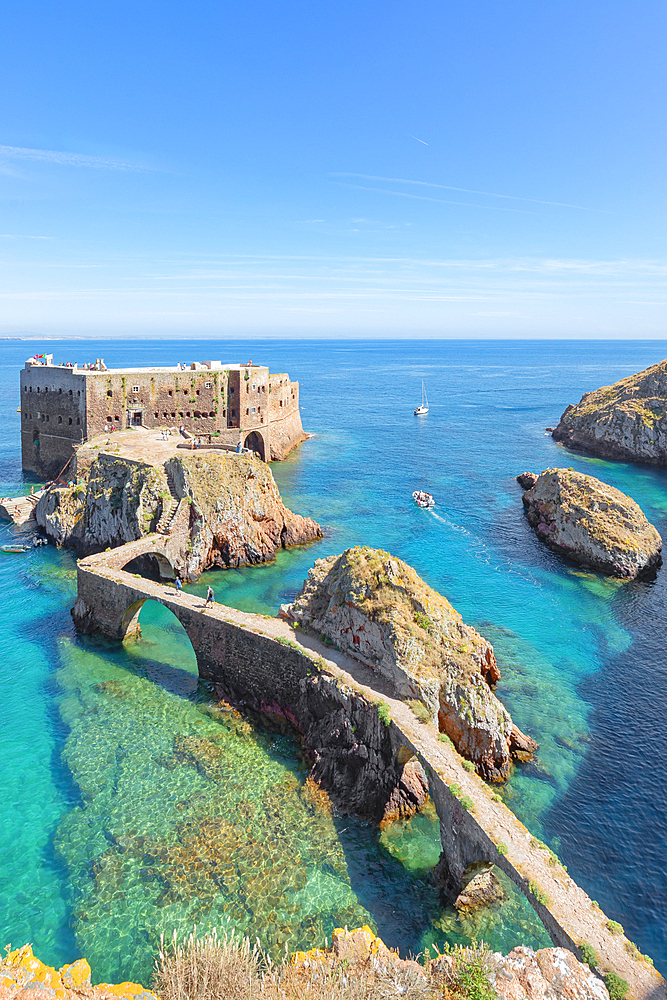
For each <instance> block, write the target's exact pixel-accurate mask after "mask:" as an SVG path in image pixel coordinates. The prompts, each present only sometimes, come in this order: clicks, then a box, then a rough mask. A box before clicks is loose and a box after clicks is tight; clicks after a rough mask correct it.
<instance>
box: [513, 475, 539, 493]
mask: <svg viewBox="0 0 667 1000" xmlns="http://www.w3.org/2000/svg"><path fill="white" fill-rule="evenodd" d="M516 481H517V483H518V484H519V486H522V487H523V489H524V490H529V489H531V488H532V487H533V486H534V485H535V483H536V482H537V476H536V475H535V473H534V472H522V473H521V475H520V476H517V477H516Z"/></svg>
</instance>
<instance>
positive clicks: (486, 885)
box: [454, 861, 507, 913]
mask: <svg viewBox="0 0 667 1000" xmlns="http://www.w3.org/2000/svg"><path fill="white" fill-rule="evenodd" d="M506 898H507V893H506V892H505V890H504V889H503V886H502V884H501V882H500V879H499V878H498V876H497V875H496V873H495V872H494V870H493V865H489V864H486V863H485V862H483V861H482V862H478V863H477V864H475V865H472V866H471V870H470V871H468V872H467V873H466V875H465V876H464V879H463V889H462V890H461V892H460V893H459V895H458V896H457V898H456V902H455V903H454V906H455V907H456V909H457V910H459V911H460V912H463V913H473V912H474V911H475V910H479V909H481V908H482V907H483V906H491V905H492V904H493V903H501V902H502V901H503V900H504V899H506Z"/></svg>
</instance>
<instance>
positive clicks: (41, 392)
mask: <svg viewBox="0 0 667 1000" xmlns="http://www.w3.org/2000/svg"><path fill="white" fill-rule="evenodd" d="M20 414H21V456H22V464H23V469H24V470H26V471H30V472H34V473H36V474H37V475H39V476H44V477H45V478H47V479H48V478H52V477H54V476H57V475H58V474H59V472H60V471H61V469H62V468H63V466H64V465H65V464H66V463H67V462H68V460H69V459H71V457H72V454H73V452H74V449H76V447H77V446H78V445H80V444H81V443H83V442H84V441H87V440H88V439H89V438H92V437H94V436H95V435H97V434H101V433H102V432H104V431H108V430H110V428H116V429H125V428H128V427H146V428H160V427H183V428H184V429H185V430H186V431H188V433H189V434H191V435H194V436H197V437H202V438H204V439H206V440H208V437H209V436H210V437H211V439H212V441H215V442H216V443H219V444H225V445H231V446H233V447H236V446H237V445H239V444H240V445H242V446H243V447H246V448H250V449H251V450H252V451H254V452H256V453H257V454H258V455H259V457H260V458H262V459H264V460H265V461H272V460H274V459H283V458H285V457H286V456H287V455H288V454H289V452H290V451H291V450H292V448H294V447H295V446H296V445H297V444H299V442H301V441H303V440H304V438H305V436H306V435H305V434H304V432H303V427H302V425H301V414H300V410H299V383H298V382H292V381H291V379H290V378H289V376H288V375H286V374H274V375H272V374H270V372H269V369H268V367H266V366H264V365H254V364H253V363H252V362H251V361H249V362H248V363H247V364H223V363H222V362H221V361H205V362H198V361H194V362H192V363H190V364H189V365H183V364H181V365H173V366H169V367H151V368H107V367H106V365H105V364H104V361H103V359H101V358H98V359H96V361H95V362H93V363H88V364H85V365H78V364H73V363H66V364H54V363H53V355H43V356H41V357H35V358H30V359H28V360H27V361H26V363H25V367H24V369H23V370H22V371H21V406H20Z"/></svg>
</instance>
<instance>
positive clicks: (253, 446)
mask: <svg viewBox="0 0 667 1000" xmlns="http://www.w3.org/2000/svg"><path fill="white" fill-rule="evenodd" d="M243 447H244V448H249V449H250V450H251V451H254V452H255V454H256V455H258V456H259V457H260V458H261V459H262V460H265V456H266V449H265V446H264V438H263V436H262V434H261V432H260V431H251V432H250V434H248V436H247V437H246V439H245V441H244V442H243Z"/></svg>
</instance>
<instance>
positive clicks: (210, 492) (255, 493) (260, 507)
mask: <svg viewBox="0 0 667 1000" xmlns="http://www.w3.org/2000/svg"><path fill="white" fill-rule="evenodd" d="M170 485H171V487H172V489H173V490H174V492H175V494H176V497H175V499H176V500H183V501H185V502H186V503H187V504H189V508H190V514H189V524H188V523H186V531H185V536H184V537H183V538H182V539H181V545H180V549H179V547H178V546H174V549H173V551H174V552H175V553H176V558H175V566H174V568H175V569H176V570H177V571H178V572H179V574H180V575H181V576H182V577H183V578H185V579H196V578H197V577H198V576H199V575H200V574H201V572H202V571H203V570H205V569H211V568H215V567H228V566H243V565H246V564H248V563H261V562H268V561H269V560H271V559H273V558H274V557H275V554H276V552H277V550H278V549H280V548H286V547H288V546H291V545H298V544H301V543H303V542H309V541H313V540H314V539H317V538H321V537H322V530H321V528H320V526H319V525H318V524H317V523H316V522H315V521H313V520H311V519H310V518H306V517H300V516H299V515H298V514H293V513H292V512H291V511H290V510H288V509H287V507H285V505H284V504H283V502H282V499H281V497H280V493H279V492H278V487H277V486H276V483H275V480H274V478H273V475H272V473H271V470H270V468H269V467H268V465H266V464H265V463H264V462H262V461H261V460H260V459H258V458H256V457H255V456H252V455H236V454H233V453H228V454H219V453H215V452H202V453H199V452H194V453H193V454H187V453H185V454H184V455H183V457H181V456H177V457H175V458H172V459H170V460H169V461H168V462H166V463H165V466H161V465H156V466H153V465H149V464H146V463H142V462H136V461H134V460H132V459H126V458H115V457H113V456H109V455H100V456H99V458H97V459H96V460H95V461H94V462H92V464H90V466H89V467H88V468H87V469H86V470H85V471H84V472H82V473H81V474H80V475H79V477H78V480H77V483H76V484H75V485H74V486H72V487H59V488H57V489H52V490H50V491H49V492H48V493H46V494H45V495H44V496H43V497H42V498H41V499H40V501H39V502H38V504H37V508H36V513H35V516H36V518H37V523H38V524H39V525H40V527H42V528H43V529H44V531H45V532H46V534H47V535H48V537H49V538H50V539H51V540H52V541H54V542H55V543H56V544H57V545H63V546H65V547H68V548H72V549H74V550H75V551H76V552H77V554H78V555H90V554H92V553H94V552H101V551H103V550H104V549H106V548H116V547H117V546H119V545H123V544H124V543H125V542H130V541H134V540H135V539H138V538H141V537H143V536H144V535H147V534H150V533H151V532H154V531H155V530H156V528H157V525H158V523H159V521H160V518H161V517H162V514H163V512H164V511H165V505H167V504H171V503H173V500H172V494H171V493H170V489H169V488H170ZM186 520H187V519H186Z"/></svg>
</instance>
